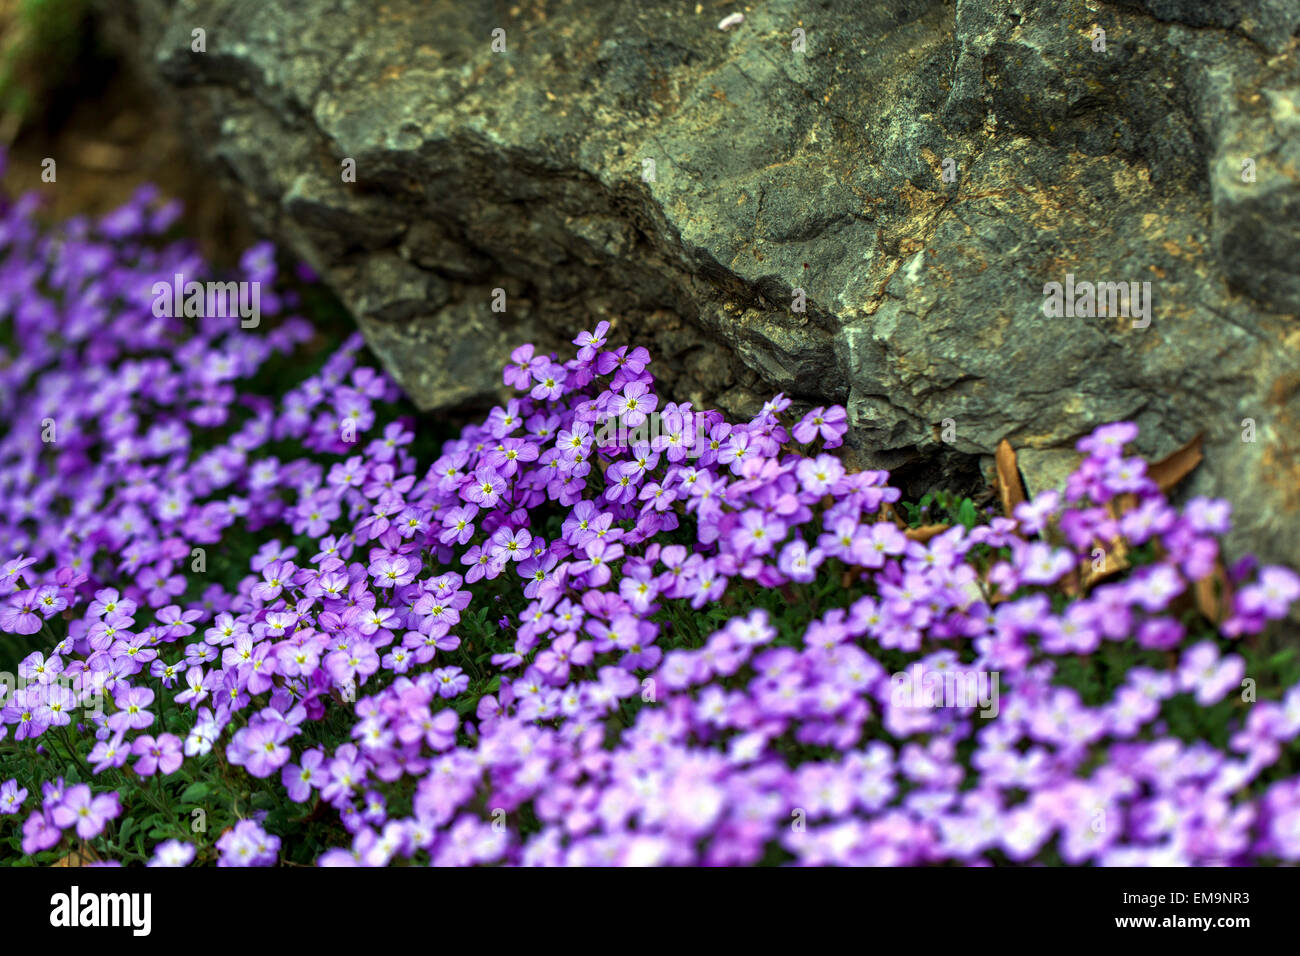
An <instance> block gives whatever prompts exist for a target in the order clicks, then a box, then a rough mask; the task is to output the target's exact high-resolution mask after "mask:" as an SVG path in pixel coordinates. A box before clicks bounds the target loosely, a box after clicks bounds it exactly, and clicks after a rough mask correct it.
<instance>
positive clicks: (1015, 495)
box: [993, 438, 1025, 518]
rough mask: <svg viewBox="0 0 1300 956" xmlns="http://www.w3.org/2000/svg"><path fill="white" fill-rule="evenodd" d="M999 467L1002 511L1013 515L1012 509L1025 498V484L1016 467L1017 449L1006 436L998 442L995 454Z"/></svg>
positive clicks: (999, 491) (999, 495) (999, 494)
mask: <svg viewBox="0 0 1300 956" xmlns="http://www.w3.org/2000/svg"><path fill="white" fill-rule="evenodd" d="M993 461H994V464H995V465H996V467H997V482H998V497H999V498H1000V499H1001V501H1002V513H1003V514H1005V515H1006V516H1007V517H1008V518H1010V517H1012V514H1011V512H1012V510H1013V509H1014V508H1015V507H1016V505H1018V504H1020V502H1022V501H1024V500H1025V486H1024V483H1023V482H1022V481H1021V480H1020V469H1019V468H1017V467H1016V451H1015V449H1014V448H1012V447H1011V442H1009V441H1007V440H1006V439H1005V438H1004V439H1002V441H1000V442H998V447H997V451H996V452H995V454H994V456H993Z"/></svg>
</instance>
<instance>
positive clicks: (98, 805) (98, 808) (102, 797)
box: [50, 783, 122, 840]
mask: <svg viewBox="0 0 1300 956" xmlns="http://www.w3.org/2000/svg"><path fill="white" fill-rule="evenodd" d="M121 812H122V807H121V804H120V803H119V802H118V797H117V794H116V793H101V794H99V795H98V796H94V795H92V794H91V792H90V787H88V786H87V785H86V784H84V783H79V784H76V785H74V786H72V787H69V788H68V792H67V793H66V794H64V796H63V802H62V803H60V804H58V805H57V806H56V807H54V808H53V810H51V812H50V817H51V820H52V821H53V823H54V824H55V826H57V827H59V828H60V829H64V830H66V829H67V828H68V827H70V826H73V825H74V824H75V825H76V828H77V836H79V837H80V838H81V839H83V840H89V839H91V838H93V837H97V836H99V834H100V833H102V832H103V830H104V825H105V824H106V823H108V821H109V820H112V819H114V818H116V817H117V816H118V814H120V813H121Z"/></svg>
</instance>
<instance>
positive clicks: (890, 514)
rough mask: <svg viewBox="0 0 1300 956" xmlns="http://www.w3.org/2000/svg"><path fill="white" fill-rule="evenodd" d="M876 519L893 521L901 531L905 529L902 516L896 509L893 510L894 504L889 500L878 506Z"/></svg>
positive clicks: (905, 524) (905, 525) (905, 523)
mask: <svg viewBox="0 0 1300 956" xmlns="http://www.w3.org/2000/svg"><path fill="white" fill-rule="evenodd" d="M876 520H877V521H892V522H894V524H896V525H897V526H898V527H899V529H900V530H903V531H906V530H907V522H906V521H904V520H903V518H902V516H901V515H899V513H898V512H897V511H895V510H894V506H893V504H891V503H890V502H885V503H884V504H883V505H881V506H880V512H879V514H878V516H877V518H876Z"/></svg>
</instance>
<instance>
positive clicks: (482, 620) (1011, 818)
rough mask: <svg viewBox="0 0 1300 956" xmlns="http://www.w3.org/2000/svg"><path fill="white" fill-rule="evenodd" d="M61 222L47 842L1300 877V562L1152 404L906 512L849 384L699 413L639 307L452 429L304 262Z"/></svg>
mask: <svg viewBox="0 0 1300 956" xmlns="http://www.w3.org/2000/svg"><path fill="white" fill-rule="evenodd" d="M34 212H35V200H34V199H32V198H30V197H27V198H23V199H19V200H17V201H13V202H6V203H5V205H4V208H3V210H2V211H0V348H2V349H3V351H0V422H2V423H3V432H4V434H3V438H2V439H0V500H2V501H3V502H4V503H5V507H4V508H3V509H0V548H3V549H4V553H0V602H2V604H0V631H3V632H4V637H3V640H4V642H5V644H4V651H5V654H6V656H7V657H9V658H11V659H12V660H13V662H14V667H13V671H14V672H13V673H12V674H10V675H8V676H7V677H5V678H3V680H4V682H5V688H4V695H5V696H4V707H3V710H2V711H0V725H2V726H0V734H2V735H3V739H0V815H3V816H0V846H4V847H5V848H6V849H5V854H6V856H7V857H8V858H10V859H11V860H12V861H14V862H19V863H35V864H47V863H51V862H54V861H56V860H60V859H64V858H66V857H67V856H68V855H69V854H76V855H77V857H78V858H79V859H89V860H92V861H96V862H99V863H102V864H109V865H112V864H141V863H148V864H150V865H160V866H175V865H186V864H213V863H215V864H216V865H224V866H248V865H273V864H292V865H365V866H378V865H387V864H402V863H416V864H434V865H469V864H525V865H551V864H570V865H573V864H615V865H646V864H758V863H765V864H779V863H796V864H805V865H816V864H828V863H837V864H870V865H906V864H942V863H956V864H979V865H984V864H1007V863H1031V862H1032V863H1058V864H1059V863H1064V864H1087V863H1093V864H1105V865H1115V864H1119V865H1131V864H1218V863H1234V864H1241V863H1275V862H1296V861H1298V860H1300V776H1297V767H1296V758H1295V747H1294V740H1295V738H1296V736H1297V735H1298V734H1300V670H1298V669H1297V662H1296V659H1295V649H1294V648H1293V647H1290V646H1285V645H1282V644H1280V643H1279V642H1277V641H1276V640H1275V639H1274V638H1272V637H1270V636H1269V630H1270V627H1272V630H1273V631H1274V633H1276V631H1277V627H1276V625H1275V622H1278V621H1281V620H1283V619H1284V618H1285V616H1286V614H1287V612H1288V610H1289V608H1290V606H1291V605H1292V603H1293V602H1294V601H1295V600H1296V598H1297V597H1298V596H1300V577H1297V575H1296V574H1295V573H1294V572H1293V571H1292V570H1290V569H1286V568H1281V567H1258V566H1257V565H1256V564H1255V563H1254V562H1252V561H1250V560H1249V559H1246V560H1243V561H1239V562H1237V563H1235V564H1233V565H1232V566H1231V567H1226V568H1225V567H1224V565H1223V561H1222V556H1221V553H1220V548H1219V545H1218V539H1219V538H1220V537H1221V536H1222V535H1223V534H1224V533H1225V532H1226V531H1227V530H1228V529H1229V527H1230V524H1229V523H1230V513H1229V507H1228V505H1227V503H1226V502H1222V501H1215V500H1208V499H1203V498H1197V499H1192V500H1189V501H1186V502H1184V503H1182V504H1181V506H1175V505H1174V504H1172V503H1171V502H1170V500H1169V498H1168V496H1167V495H1166V493H1165V492H1164V491H1163V490H1162V489H1161V487H1160V483H1159V482H1158V481H1157V480H1156V478H1155V477H1153V476H1152V474H1150V473H1148V467H1147V465H1146V463H1145V462H1143V461H1142V460H1141V459H1140V458H1137V457H1133V456H1131V455H1129V454H1128V453H1127V452H1126V446H1127V445H1128V444H1129V443H1130V442H1132V440H1133V439H1134V438H1135V437H1136V435H1137V430H1136V426H1134V425H1133V424H1131V423H1126V422H1119V423H1115V424H1113V425H1109V426H1106V427H1104V428H1101V429H1099V430H1097V431H1096V432H1094V433H1093V434H1091V435H1088V436H1086V437H1084V438H1083V439H1081V440H1080V442H1079V450H1080V451H1081V452H1082V453H1083V454H1084V456H1085V457H1084V459H1083V461H1082V464H1081V465H1080V467H1079V468H1078V470H1077V471H1076V472H1075V473H1074V474H1073V475H1072V476H1071V477H1070V479H1069V482H1068V485H1067V486H1066V488H1065V489H1064V490H1063V491H1059V492H1058V491H1051V492H1046V493H1043V494H1040V495H1038V496H1036V497H1034V498H1032V499H1031V500H1028V501H1023V502H1019V503H1016V504H1013V505H1009V506H1008V509H1007V510H1008V511H1009V512H1010V513H1005V514H999V513H997V512H996V511H995V512H993V513H988V512H985V511H981V510H980V509H977V508H975V507H974V506H973V504H972V503H971V502H970V501H969V500H957V499H954V498H951V497H947V496H939V497H937V498H935V499H933V500H931V501H922V502H916V503H908V502H903V501H902V500H901V498H902V495H901V492H900V491H899V490H898V489H897V488H894V487H891V485H890V483H889V481H890V479H889V475H888V474H886V473H885V472H883V471H852V470H850V469H848V468H847V467H846V466H845V464H844V462H843V461H842V460H841V458H840V457H839V456H838V454H837V449H838V448H839V447H840V446H841V443H842V441H843V439H844V436H845V434H846V432H847V428H848V424H847V420H846V415H845V411H844V409H842V408H838V407H821V408H814V409H811V410H809V411H807V412H806V413H803V414H792V413H791V402H790V401H789V400H788V399H786V398H784V397H782V396H779V395H778V396H775V397H774V398H773V399H772V400H771V401H770V402H768V403H767V405H766V406H765V407H764V408H763V410H762V411H761V412H760V413H759V414H758V415H757V416H755V417H754V418H753V419H752V420H750V421H746V422H729V421H726V420H725V419H724V416H722V415H721V414H719V413H717V412H714V411H710V410H704V409H695V408H692V407H690V406H689V405H686V404H681V403H674V402H672V401H670V400H669V397H668V396H661V395H659V394H657V392H656V390H655V383H654V379H653V376H652V373H651V366H652V361H651V356H650V355H649V353H648V352H647V351H646V349H645V348H643V347H640V346H638V345H637V344H636V342H635V341H634V340H628V341H625V342H624V344H618V345H616V344H615V341H616V340H614V339H612V335H613V333H614V332H615V331H617V330H612V329H611V328H610V327H609V326H608V324H606V323H601V324H600V325H598V326H597V327H596V328H594V329H587V330H582V329H578V328H575V330H574V332H575V338H574V340H573V348H572V349H571V350H569V351H568V352H566V353H565V354H562V355H561V354H542V353H540V352H538V351H537V350H536V349H535V348H534V347H533V346H531V345H526V344H525V345H521V346H520V347H519V348H518V349H516V350H515V351H514V353H513V354H512V355H511V356H510V361H509V364H507V365H506V367H505V369H504V373H503V381H504V383H505V385H507V386H510V387H511V388H512V389H513V390H514V392H515V394H516V397H515V398H513V399H511V400H510V401H508V402H506V403H505V404H504V405H503V406H500V407H497V408H494V409H493V410H492V411H491V413H490V414H489V415H488V416H487V417H486V419H485V420H483V421H481V422H478V423H475V424H472V425H469V426H467V427H465V428H464V429H463V430H462V431H460V432H459V434H456V435H454V436H452V437H450V438H448V439H447V440H445V441H439V440H438V437H437V436H436V435H434V434H432V433H431V432H430V431H429V429H428V428H427V427H425V426H424V425H423V424H421V423H417V422H416V420H415V419H414V417H413V416H412V415H411V414H410V409H409V407H408V406H405V405H404V404H403V402H402V400H401V396H400V394H399V393H398V390H397V389H396V387H395V386H394V385H393V383H392V382H391V381H390V380H389V379H388V378H387V377H386V376H385V375H384V373H383V372H382V371H380V370H378V369H377V368H375V367H374V366H373V365H372V364H370V363H369V362H368V360H367V358H366V355H365V352H364V348H363V343H362V342H361V340H360V337H359V336H357V335H355V334H354V335H352V336H349V337H347V338H346V339H345V340H344V341H342V342H341V343H338V345H337V347H336V348H332V349H330V350H329V351H328V352H327V353H325V354H320V353H319V352H315V353H313V351H312V350H313V349H317V350H319V348H320V341H319V338H320V337H319V336H318V335H317V334H316V333H315V332H314V330H313V328H312V325H311V324H310V323H308V322H307V321H306V320H304V319H303V318H301V317H297V316H295V315H294V314H293V313H294V312H295V310H297V309H298V308H299V306H301V305H302V298H301V297H302V295H303V294H304V293H302V291H301V289H300V288H298V287H299V286H301V283H302V281H305V280H309V279H310V276H309V275H308V274H307V273H306V272H302V273H301V274H300V275H298V276H296V277H295V276H285V275H282V274H281V272H282V270H281V268H280V266H279V265H278V264H277V261H276V258H275V256H274V252H273V250H272V249H271V248H270V247H269V246H266V245H261V246H257V247H255V248H253V249H252V250H250V251H249V253H248V254H247V255H245V256H244V258H243V260H242V262H241V270H240V275H239V276H238V277H237V278H238V279H239V281H247V282H257V283H259V284H260V287H261V289H262V293H261V295H262V299H261V301H262V312H263V314H264V315H265V316H267V319H266V321H265V322H264V323H262V324H261V325H259V326H258V327H256V328H245V327H243V326H242V325H241V322H240V319H239V317H238V316H236V317H234V318H221V317H216V316H195V317H188V318H187V317H185V316H184V315H180V316H167V315H162V316H160V315H157V314H155V312H156V310H155V309H153V308H152V301H151V300H152V297H151V295H150V294H149V293H150V290H151V289H152V288H153V285H154V283H155V282H157V281H159V280H160V279H161V280H163V281H168V280H170V279H171V277H172V276H173V275H175V274H178V273H179V274H184V275H186V276H202V275H203V274H204V273H205V271H206V266H205V265H204V263H203V262H202V261H201V260H200V259H199V258H198V257H197V256H196V255H195V253H194V252H193V250H192V249H191V248H190V247H189V246H188V245H186V244H185V243H183V242H176V241H172V240H169V239H168V238H167V235H168V231H169V229H170V228H171V227H172V225H173V223H174V221H175V219H176V216H177V215H178V209H177V207H176V206H175V205H174V204H168V203H165V202H162V201H161V200H160V199H159V198H158V197H157V196H155V195H154V194H153V193H152V192H150V191H148V190H145V191H142V192H141V193H140V194H139V195H138V196H137V197H136V199H135V200H134V201H133V202H132V203H130V204H128V205H127V206H126V207H124V208H123V209H121V210H118V211H117V212H115V213H113V214H111V215H109V216H107V217H105V218H103V219H101V220H98V221H93V222H92V221H87V220H72V221H69V222H67V223H64V224H63V225H61V226H60V227H58V228H57V229H55V230H52V231H46V230H45V229H43V228H42V227H40V226H39V225H37V221H36V219H35V218H34ZM273 289H278V290H280V291H279V292H273V291H272V290H273ZM936 512H941V513H942V514H941V519H942V520H940V521H937V522H935V515H936ZM927 522H935V523H927ZM1207 608H1208V609H1209V610H1208V613H1207ZM954 691H955V692H956V693H955V694H954ZM967 691H973V692H967Z"/></svg>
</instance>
